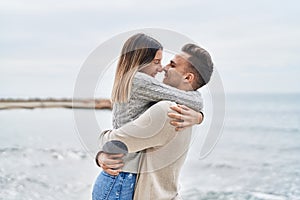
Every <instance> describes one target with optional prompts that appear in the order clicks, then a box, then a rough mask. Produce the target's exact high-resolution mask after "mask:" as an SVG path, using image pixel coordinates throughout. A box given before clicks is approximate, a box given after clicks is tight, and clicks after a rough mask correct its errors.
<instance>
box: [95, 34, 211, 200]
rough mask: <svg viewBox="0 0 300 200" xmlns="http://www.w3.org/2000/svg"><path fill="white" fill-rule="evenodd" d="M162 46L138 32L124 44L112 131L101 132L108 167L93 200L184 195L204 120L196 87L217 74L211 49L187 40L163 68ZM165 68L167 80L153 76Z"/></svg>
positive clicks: (161, 199) (100, 159) (100, 157)
mask: <svg viewBox="0 0 300 200" xmlns="http://www.w3.org/2000/svg"><path fill="white" fill-rule="evenodd" d="M162 51H163V46H162V45H161V44H160V43H159V42H158V41H157V40H155V39H154V38H152V37H150V36H148V35H145V34H142V33H139V34H135V35H133V36H131V37H130V38H129V39H128V40H127V41H126V42H125V44H124V45H123V48H122V51H121V55H120V58H119V61H118V65H117V70H116V75H115V80H114V85H113V90H112V102H113V130H107V131H103V132H102V133H101V134H100V138H99V143H100V151H99V152H98V154H97V155H96V162H97V164H98V166H100V167H102V169H103V171H102V172H101V173H100V174H99V176H98V177H97V179H96V182H95V183H94V186H93V193H92V198H93V200H104V199H105V200H113V199H114V200H115V199H120V200H132V199H134V200H147V199H151V200H170V199H181V198H180V195H179V194H178V177H179V173H180V170H181V167H182V165H183V163H184V161H185V159H186V155H187V150H188V147H189V144H190V139H191V133H192V129H191V127H192V126H193V125H195V124H200V123H201V122H202V120H203V113H202V109H203V100H202V97H201V94H200V92H199V91H197V89H199V88H200V87H202V86H204V85H205V84H207V83H208V82H209V80H210V77H211V74H212V72H213V63H212V60H211V57H210V55H209V53H208V52H207V51H206V50H205V49H203V48H201V47H199V46H197V45H195V44H186V45H184V46H183V47H182V49H181V53H179V54H176V55H175V56H174V58H173V59H172V60H171V61H170V63H169V64H167V65H166V66H164V67H162V65H161V60H162ZM160 72H164V73H165V76H164V79H163V83H161V82H159V81H158V80H157V79H155V78H154V77H155V76H156V74H157V73H160Z"/></svg>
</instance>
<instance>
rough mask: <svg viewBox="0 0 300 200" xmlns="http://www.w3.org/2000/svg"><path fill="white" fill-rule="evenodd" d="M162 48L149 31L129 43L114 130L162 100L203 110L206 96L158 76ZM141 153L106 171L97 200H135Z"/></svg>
mask: <svg viewBox="0 0 300 200" xmlns="http://www.w3.org/2000/svg"><path fill="white" fill-rule="evenodd" d="M162 50H163V47H162V45H161V44H160V43H159V42H158V41H157V40H155V39H154V38H152V37H149V36H147V35H145V34H136V35H134V36H132V37H130V38H129V39H128V40H127V41H126V42H125V44H124V46H123V48H122V52H121V56H120V58H119V62H118V66H117V71H116V76H115V81H114V86H113V91H112V101H113V128H114V129H117V128H120V127H121V126H123V125H125V124H126V123H128V122H130V121H132V120H134V119H136V118H138V117H139V116H140V115H141V114H142V113H143V112H145V111H146V110H147V109H148V108H149V107H150V106H151V105H153V104H154V103H156V102H158V101H161V100H169V101H175V102H177V103H180V104H185V105H186V106H189V107H191V108H193V109H195V110H197V111H198V112H200V111H201V109H202V98H201V95H200V93H199V92H197V91H189V92H186V91H181V90H178V89H176V88H173V87H170V86H167V85H165V84H163V83H160V82H158V81H157V80H156V79H154V77H155V75H156V74H157V73H158V72H161V71H162V66H161V60H162ZM199 115H201V114H200V113H199ZM190 125H194V124H190ZM139 156H140V153H138V152H137V153H134V154H128V155H126V157H125V158H124V163H125V165H124V167H123V169H122V172H120V173H119V174H118V175H117V176H113V175H110V174H107V173H106V172H104V171H102V172H101V173H100V175H99V176H98V178H97V180H96V183H95V185H94V189H93V200H100V199H115V198H119V199H124V200H131V199H132V198H133V193H134V185H135V181H136V172H137V169H138V161H139ZM120 197H121V198H120Z"/></svg>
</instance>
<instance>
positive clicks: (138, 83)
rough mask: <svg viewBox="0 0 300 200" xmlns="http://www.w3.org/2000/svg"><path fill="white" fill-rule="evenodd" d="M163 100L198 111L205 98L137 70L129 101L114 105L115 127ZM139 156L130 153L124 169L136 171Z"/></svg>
mask: <svg viewBox="0 0 300 200" xmlns="http://www.w3.org/2000/svg"><path fill="white" fill-rule="evenodd" d="M162 100H168V101H173V102H176V103H178V104H183V105H186V106H188V107H190V108H192V109H193V110H196V111H198V112H200V111H202V108H203V99H202V97H201V93H200V92H198V91H183V90H179V89H177V88H174V87H171V86H168V85H166V84H164V83H161V82H159V81H158V80H156V79H155V78H153V77H151V76H149V75H147V74H145V73H141V72H137V73H136V75H135V76H134V78H133V82H132V88H131V93H130V98H129V101H128V102H126V103H115V104H114V105H113V128H114V129H117V128H120V127H121V126H123V125H125V124H126V123H128V122H130V121H133V120H135V119H136V118H138V117H139V116H140V115H141V114H142V113H144V112H145V111H146V110H147V109H148V108H149V107H150V106H151V105H153V104H155V103H156V102H159V101H162ZM101 134H103V133H101ZM101 138H102V137H101V135H100V147H102V146H103V145H104V144H105V142H107V141H105V140H102V139H101ZM139 156H140V154H139V153H138V152H137V153H130V154H128V155H127V156H126V157H125V158H124V163H125V166H124V167H123V171H125V172H132V173H136V172H137V167H138V162H139Z"/></svg>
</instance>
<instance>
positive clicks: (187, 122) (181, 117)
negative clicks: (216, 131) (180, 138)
mask: <svg viewBox="0 0 300 200" xmlns="http://www.w3.org/2000/svg"><path fill="white" fill-rule="evenodd" d="M170 108H171V109H172V110H174V111H176V112H177V113H173V112H170V113H168V116H169V117H170V118H172V120H171V122H170V124H171V125H173V126H175V127H176V128H175V130H176V131H181V130H183V129H184V128H186V127H189V126H193V125H195V124H200V123H201V122H202V121H203V113H202V112H197V111H194V110H193V109H191V108H189V107H187V106H185V105H179V104H177V105H176V106H171V107H170Z"/></svg>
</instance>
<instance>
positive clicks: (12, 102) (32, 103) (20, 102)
mask: <svg viewBox="0 0 300 200" xmlns="http://www.w3.org/2000/svg"><path fill="white" fill-rule="evenodd" d="M35 108H69V109H109V110H111V109H112V103H111V101H110V100H109V99H77V100H76V99H75V100H73V99H52V98H49V99H38V98H35V99H0V110H5V109H35Z"/></svg>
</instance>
